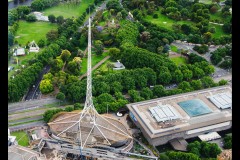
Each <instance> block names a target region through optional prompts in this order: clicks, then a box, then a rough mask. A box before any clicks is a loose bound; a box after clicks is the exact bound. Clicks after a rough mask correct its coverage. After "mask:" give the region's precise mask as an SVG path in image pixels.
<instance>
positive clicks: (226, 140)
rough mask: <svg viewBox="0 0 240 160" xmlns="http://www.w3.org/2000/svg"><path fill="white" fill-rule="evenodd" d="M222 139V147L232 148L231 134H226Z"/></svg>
mask: <svg viewBox="0 0 240 160" xmlns="http://www.w3.org/2000/svg"><path fill="white" fill-rule="evenodd" d="M223 140H224V148H225V149H231V148H232V136H230V135H226V136H225V137H224V139H223Z"/></svg>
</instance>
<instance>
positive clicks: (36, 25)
mask: <svg viewBox="0 0 240 160" xmlns="http://www.w3.org/2000/svg"><path fill="white" fill-rule="evenodd" d="M18 24H19V28H18V30H17V33H16V37H17V36H20V37H19V38H15V40H17V41H18V44H21V46H25V45H26V44H27V42H31V41H32V40H34V41H35V42H36V43H37V42H38V41H39V40H40V39H43V40H46V34H47V32H48V31H50V30H52V29H57V24H53V23H50V22H26V21H22V20H21V21H19V23H18Z"/></svg>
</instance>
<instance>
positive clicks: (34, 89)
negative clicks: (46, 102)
mask: <svg viewBox="0 0 240 160" xmlns="http://www.w3.org/2000/svg"><path fill="white" fill-rule="evenodd" d="M49 70H50V66H49V65H48V66H45V67H44V69H43V70H42V71H41V72H40V73H39V77H38V79H37V80H36V81H35V83H34V85H33V86H31V87H30V88H29V91H28V93H27V95H26V96H25V98H24V100H25V101H29V100H31V99H37V98H38V96H39V95H40V89H39V84H40V82H41V80H42V77H43V75H44V74H46V73H47V72H48V71H49Z"/></svg>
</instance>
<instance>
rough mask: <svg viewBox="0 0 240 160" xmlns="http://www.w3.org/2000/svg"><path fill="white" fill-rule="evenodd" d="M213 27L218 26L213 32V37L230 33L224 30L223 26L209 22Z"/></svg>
mask: <svg viewBox="0 0 240 160" xmlns="http://www.w3.org/2000/svg"><path fill="white" fill-rule="evenodd" d="M211 27H215V28H216V32H215V33H214V34H213V37H215V38H218V37H221V36H223V35H228V34H226V33H224V32H223V29H222V26H219V25H216V24H210V23H209V28H211Z"/></svg>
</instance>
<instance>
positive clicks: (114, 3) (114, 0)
mask: <svg viewBox="0 0 240 160" xmlns="http://www.w3.org/2000/svg"><path fill="white" fill-rule="evenodd" d="M106 7H107V9H108V10H110V9H113V10H114V11H115V12H116V13H117V12H120V11H121V10H122V7H121V6H120V4H119V1H118V0H110V1H108V2H107V4H106Z"/></svg>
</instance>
